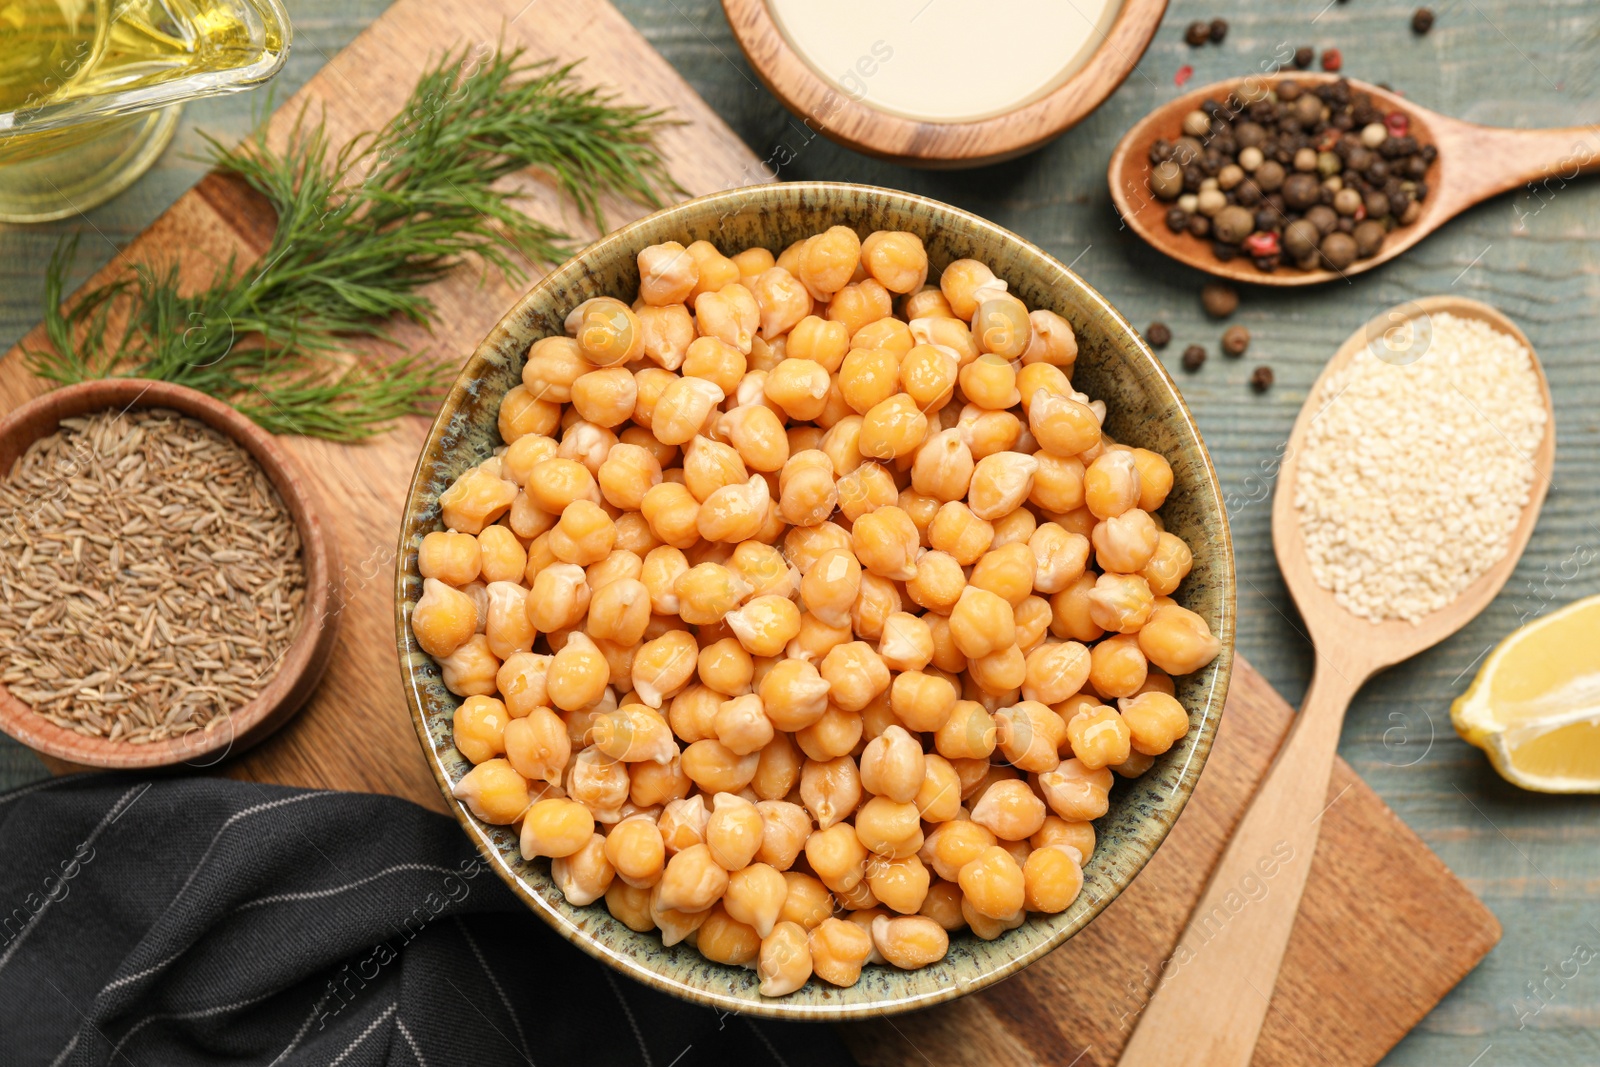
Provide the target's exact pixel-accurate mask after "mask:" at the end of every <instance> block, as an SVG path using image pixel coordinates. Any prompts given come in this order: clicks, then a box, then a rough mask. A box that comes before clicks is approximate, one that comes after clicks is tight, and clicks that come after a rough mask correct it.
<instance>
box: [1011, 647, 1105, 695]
mask: <svg viewBox="0 0 1600 1067" xmlns="http://www.w3.org/2000/svg"><path fill="white" fill-rule="evenodd" d="M1089 663H1090V657H1089V650H1088V649H1087V648H1085V647H1084V646H1083V645H1081V644H1079V643H1078V642H1076V641H1066V642H1063V643H1061V644H1052V645H1040V646H1039V647H1038V648H1035V649H1034V650H1033V651H1032V652H1030V653H1028V656H1027V665H1028V673H1027V677H1026V678H1024V679H1023V682H1022V695H1023V696H1024V697H1025V698H1026V699H1028V700H1030V701H1037V702H1039V703H1042V704H1059V703H1061V702H1062V701H1063V700H1066V699H1067V698H1068V697H1070V696H1072V695H1073V694H1074V693H1076V692H1078V690H1080V689H1082V688H1083V683H1084V682H1086V681H1088V680H1089Z"/></svg>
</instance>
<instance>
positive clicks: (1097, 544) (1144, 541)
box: [1092, 460, 1161, 574]
mask: <svg viewBox="0 0 1600 1067" xmlns="http://www.w3.org/2000/svg"><path fill="white" fill-rule="evenodd" d="M1096 462H1100V461H1099V460H1097V461H1096ZM1092 539H1093V541H1094V548H1095V561H1096V562H1097V563H1098V564H1099V565H1100V569H1101V570H1105V571H1116V572H1118V573H1120V574H1136V573H1138V572H1139V571H1141V570H1143V569H1144V567H1145V566H1146V565H1147V564H1148V563H1149V562H1150V560H1151V558H1152V557H1153V556H1154V555H1155V553H1156V549H1157V548H1158V547H1159V546H1160V539H1161V531H1160V530H1159V529H1157V528H1156V524H1155V521H1154V520H1153V519H1151V517H1150V513H1149V512H1147V511H1142V510H1140V509H1139V508H1132V509H1130V510H1128V511H1125V512H1123V513H1122V514H1121V515H1116V516H1113V517H1111V518H1109V519H1106V520H1104V521H1102V522H1100V523H1099V524H1097V525H1096V526H1095V528H1094V534H1093V537H1092Z"/></svg>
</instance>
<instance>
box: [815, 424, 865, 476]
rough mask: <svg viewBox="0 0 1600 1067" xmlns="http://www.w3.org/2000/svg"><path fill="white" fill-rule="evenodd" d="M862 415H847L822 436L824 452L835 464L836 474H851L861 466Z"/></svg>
mask: <svg viewBox="0 0 1600 1067" xmlns="http://www.w3.org/2000/svg"><path fill="white" fill-rule="evenodd" d="M861 423H862V419H861V416H860V415H846V416H845V417H844V418H842V419H840V420H839V421H838V422H836V423H834V424H833V425H832V426H830V427H828V430H827V432H826V433H824V434H823V435H822V451H823V452H825V453H826V454H827V456H828V459H829V461H830V462H831V463H832V464H833V470H834V473H835V474H838V475H840V476H843V475H846V474H849V473H850V472H851V471H853V470H855V469H856V468H857V467H859V466H861Z"/></svg>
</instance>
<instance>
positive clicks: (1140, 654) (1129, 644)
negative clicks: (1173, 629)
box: [1089, 631, 1149, 697]
mask: <svg viewBox="0 0 1600 1067" xmlns="http://www.w3.org/2000/svg"><path fill="white" fill-rule="evenodd" d="M1142 634H1143V631H1141V632H1140V634H1117V635H1116V636H1114V637H1108V638H1106V639H1105V640H1104V641H1101V642H1100V643H1099V644H1097V645H1095V646H1094V647H1093V648H1091V649H1090V650H1089V684H1090V685H1092V686H1094V688H1095V692H1097V693H1100V694H1101V695H1102V696H1108V697H1126V696H1132V695H1133V694H1134V693H1136V692H1138V691H1139V687H1140V686H1141V685H1143V684H1144V680H1145V675H1146V673H1147V672H1148V671H1149V663H1148V661H1147V660H1146V659H1145V655H1144V651H1143V649H1142V648H1141V646H1140V644H1139V639H1140V637H1141V636H1142Z"/></svg>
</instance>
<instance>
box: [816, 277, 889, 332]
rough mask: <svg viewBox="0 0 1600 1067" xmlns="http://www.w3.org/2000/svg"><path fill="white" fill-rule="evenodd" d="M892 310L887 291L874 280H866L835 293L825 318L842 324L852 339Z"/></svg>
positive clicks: (851, 284) (852, 283)
mask: <svg viewBox="0 0 1600 1067" xmlns="http://www.w3.org/2000/svg"><path fill="white" fill-rule="evenodd" d="M893 310H894V301H893V298H891V297H890V296H889V290H887V289H885V288H884V287H883V286H882V285H881V284H879V283H878V282H877V281H876V280H875V279H873V278H866V279H864V280H862V281H859V282H851V283H850V284H849V285H847V286H845V287H844V288H843V289H840V290H839V291H838V292H837V293H835V294H834V295H833V300H832V301H830V302H829V304H828V314H827V317H828V319H829V320H830V321H833V322H842V323H844V325H845V329H847V330H849V331H850V335H851V336H852V337H854V336H855V334H856V331H858V330H860V329H861V328H862V327H863V326H868V325H871V324H872V323H874V322H877V321H878V320H879V319H881V318H884V317H885V316H887V315H889V314H890V313H892V312H893Z"/></svg>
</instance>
